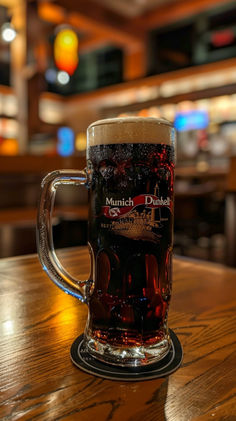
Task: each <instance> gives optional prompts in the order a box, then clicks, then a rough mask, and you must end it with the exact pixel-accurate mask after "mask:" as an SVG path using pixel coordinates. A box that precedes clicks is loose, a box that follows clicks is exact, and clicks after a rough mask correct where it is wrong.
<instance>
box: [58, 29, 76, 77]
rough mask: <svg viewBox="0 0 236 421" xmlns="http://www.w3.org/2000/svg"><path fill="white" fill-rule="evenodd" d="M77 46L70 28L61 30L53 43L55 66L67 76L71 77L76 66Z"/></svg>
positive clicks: (74, 35)
mask: <svg viewBox="0 0 236 421" xmlns="http://www.w3.org/2000/svg"><path fill="white" fill-rule="evenodd" d="M78 44H79V40H78V36H77V34H76V32H75V31H73V30H72V29H70V28H62V29H61V30H60V31H59V32H58V33H57V35H56V38H55V41H54V60H55V64H56V66H57V68H58V69H59V70H61V71H64V72H66V73H68V75H69V76H71V75H73V73H74V72H75V70H76V68H77V66H78V62H79V57H78Z"/></svg>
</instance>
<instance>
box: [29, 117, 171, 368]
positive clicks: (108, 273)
mask: <svg viewBox="0 0 236 421" xmlns="http://www.w3.org/2000/svg"><path fill="white" fill-rule="evenodd" d="M174 161H175V131H174V129H173V127H172V125H171V124H170V123H169V122H168V121H166V120H161V119H155V118H141V117H127V118H114V119H107V120H100V121H97V122H95V123H93V124H91V125H90V126H89V128H88V131H87V166H86V169H85V170H84V171H78V170H76V169H74V170H58V171H54V172H52V173H50V174H48V175H47V176H46V177H45V179H44V180H43V182H42V192H41V200H40V205H39V210H38V225H37V241H38V253H39V258H40V261H41V263H42V266H43V269H44V270H45V271H46V272H47V274H48V276H49V277H50V278H51V279H52V280H53V281H54V282H55V283H56V284H57V285H58V286H59V287H60V288H61V289H63V290H64V291H66V292H67V293H69V294H71V295H73V296H75V297H77V298H79V299H80V300H81V301H83V302H85V303H86V304H87V305H88V319H87V324H86V328H85V332H84V341H85V345H86V348H87V351H88V352H89V353H90V354H91V355H92V356H93V357H95V358H97V359H99V360H101V361H103V362H106V363H109V364H115V365H119V366H124V367H125V366H141V365H142V366H143V365H146V364H151V363H153V362H156V361H158V360H160V359H162V358H164V356H165V355H166V354H167V353H168V351H169V349H170V345H171V344H170V335H169V330H168V323H167V316H168V308H169V302H170V296H171V283H172V273H171V258H172V237H173V183H174ZM60 184H75V185H79V186H80V185H85V186H86V187H87V188H88V189H89V221H88V246H89V251H90V256H91V275H90V277H89V279H88V280H87V281H79V280H77V279H75V278H74V277H72V276H71V275H70V274H69V273H67V271H66V270H65V269H64V268H63V266H62V265H61V263H60V261H59V260H58V258H57V256H56V253H55V250H54V247H53V238H52V221H51V213H52V209H53V203H54V198H55V193H56V190H57V187H58V186H59V185H60Z"/></svg>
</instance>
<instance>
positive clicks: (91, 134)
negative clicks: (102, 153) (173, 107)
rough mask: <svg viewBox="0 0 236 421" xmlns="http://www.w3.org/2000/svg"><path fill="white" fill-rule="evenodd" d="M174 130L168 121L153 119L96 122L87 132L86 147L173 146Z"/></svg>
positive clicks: (120, 118)
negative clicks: (119, 145) (131, 144)
mask: <svg viewBox="0 0 236 421" xmlns="http://www.w3.org/2000/svg"><path fill="white" fill-rule="evenodd" d="M174 141H175V130H174V128H173V125H172V124H171V123H170V122H169V121H168V120H164V119H160V118H153V117H118V118H109V119H105V120H98V121H95V122H94V123H92V124H90V126H89V127H88V130H87V147H90V146H95V145H109V144H118V143H156V144H159V143H162V144H163V143H164V144H166V145H170V146H171V145H173V144H174Z"/></svg>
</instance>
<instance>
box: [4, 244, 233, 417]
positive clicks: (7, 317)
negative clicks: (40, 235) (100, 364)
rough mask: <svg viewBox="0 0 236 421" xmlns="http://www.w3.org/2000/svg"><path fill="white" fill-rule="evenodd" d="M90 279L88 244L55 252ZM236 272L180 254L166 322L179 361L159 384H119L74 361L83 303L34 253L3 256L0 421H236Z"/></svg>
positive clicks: (84, 311) (175, 263)
mask: <svg viewBox="0 0 236 421" xmlns="http://www.w3.org/2000/svg"><path fill="white" fill-rule="evenodd" d="M59 255H60V258H61V259H62V261H63V264H64V265H65V267H66V268H67V269H69V270H70V271H71V273H73V274H74V275H75V276H78V274H79V273H80V275H81V276H80V278H83V279H86V277H87V275H88V272H89V258H88V252H87V249H85V248H81V249H80V250H79V251H78V250H76V249H67V250H66V251H61V252H60V253H59ZM235 281H236V271H235V270H233V269H229V268H225V267H223V266H217V265H214V264H209V263H200V262H197V261H191V260H186V259H175V261H174V282H173V296H172V302H171V309H170V314H169V324H170V326H171V328H172V329H174V330H175V332H176V334H177V335H178V337H179V339H180V340H181V342H182V345H183V348H184V360H183V364H182V367H181V368H180V369H179V370H178V371H177V372H175V373H174V374H172V375H171V376H169V377H168V378H163V379H159V380H151V381H146V382H140V383H135V382H132V383H125V382H113V381H109V380H103V379H100V378H97V377H93V376H91V375H88V374H86V373H83V372H82V371H80V370H79V369H77V368H76V367H74V366H73V365H72V363H71V361H70V357H69V349H70V345H71V343H72V342H73V340H74V339H75V337H76V336H78V335H79V334H80V333H82V331H83V329H84V325H85V321H86V317H87V309H86V306H85V305H83V304H81V303H80V302H78V301H77V300H76V299H75V298H72V297H70V296H68V295H66V294H64V293H63V292H62V291H60V290H59V289H58V288H57V287H56V286H55V285H54V284H53V283H52V282H51V281H50V280H49V279H48V278H47V276H46V274H45V273H44V272H43V271H42V269H41V266H40V264H39V262H38V259H37V257H36V256H33V255H32V256H24V257H18V258H9V259H2V260H0V286H1V290H0V291H1V292H0V329H1V344H0V391H1V394H0V419H1V420H4V421H8V420H23V421H29V420H43V421H44V420H45V421H46V420H53V421H54V420H66V421H70V420H82V421H84V420H88V421H91V420H93V419H96V420H99V421H100V420H112V421H117V420H120V419H122V421H134V420H136V421H137V420H140V421H141V420H142V421H143V420H145V421H146V420H147V421H153V420H160V421H162V420H167V421H169V420H170V421H172V420H176V421H177V420H178V421H179V420H180V421H191V420H194V421H208V420H214V421H215V420H217V421H234V420H236V411H235V408H236V398H235V393H236V388H235V378H236V372H235V363H236V346H235V339H236V338H235V308H236V297H235V291H236V286H235Z"/></svg>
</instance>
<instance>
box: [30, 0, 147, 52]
mask: <svg viewBox="0 0 236 421" xmlns="http://www.w3.org/2000/svg"><path fill="white" fill-rule="evenodd" d="M58 3H59V4H52V3H49V2H39V4H38V14H39V17H40V18H41V19H44V20H47V21H49V22H52V23H54V24H61V23H68V24H70V25H72V26H74V27H76V28H77V29H78V30H80V31H81V32H85V33H86V34H91V35H94V36H98V37H99V38H100V39H101V38H103V39H105V40H107V41H108V42H109V43H110V44H115V45H118V46H120V47H122V48H126V49H130V50H138V49H139V48H143V37H142V33H141V34H140V32H139V31H138V30H137V28H134V27H133V26H132V24H131V28H130V27H129V24H128V22H127V19H122V20H119V19H118V22H117V19H115V18H114V14H111V16H112V18H111V19H110V18H109V17H110V14H109V17H108V18H107V16H105V15H104V14H103V13H98V12H97V13H95V14H94V6H93V7H91V8H90V7H89V2H87V5H86V7H85V5H84V3H83V2H78V3H76V4H75V6H74V8H72V6H71V7H63V5H64V2H63V1H62V2H60V1H59V2H58ZM100 9H101V8H100V6H99V10H100ZM100 11H101V10H100ZM106 15H107V12H106Z"/></svg>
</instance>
